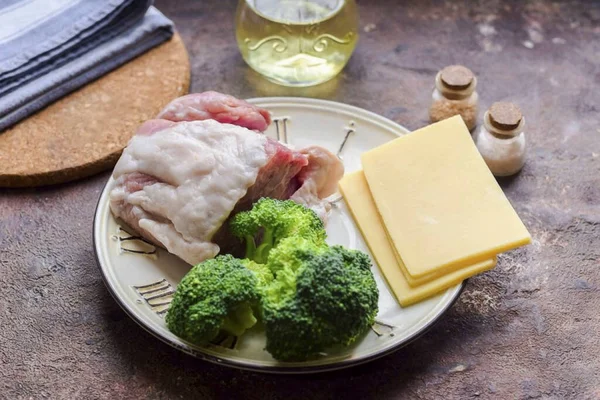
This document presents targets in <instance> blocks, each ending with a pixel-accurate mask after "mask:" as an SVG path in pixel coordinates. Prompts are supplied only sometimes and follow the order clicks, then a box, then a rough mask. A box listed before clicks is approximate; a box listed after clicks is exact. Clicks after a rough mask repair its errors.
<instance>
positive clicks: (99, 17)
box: [0, 0, 174, 132]
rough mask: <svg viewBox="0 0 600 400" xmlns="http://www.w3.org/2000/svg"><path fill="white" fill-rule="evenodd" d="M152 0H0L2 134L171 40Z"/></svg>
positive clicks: (168, 25)
mask: <svg viewBox="0 0 600 400" xmlns="http://www.w3.org/2000/svg"><path fill="white" fill-rule="evenodd" d="M151 3H152V0H0V132H1V131H2V130H4V129H6V128H7V127H9V126H10V125H13V124H14V123H16V122H18V121H19V120H21V119H23V118H25V117H27V116H28V115H30V114H32V113H34V112H36V111H38V110H39V109H41V108H43V107H44V106H46V105H48V104H49V103H51V102H53V101H55V100H57V99H58V98H60V97H62V96H64V95H66V94H68V93H70V92H72V91H73V90H75V89H77V88H79V87H81V86H83V85H85V84H86V83H88V82H90V81H92V80H94V79H96V78H98V77H100V76H101V75H103V74H106V73H107V72H109V71H111V70H113V69H115V68H116V67H118V66H120V65H122V64H124V63H126V62H127V61H129V60H131V59H132V58H134V57H136V56H138V55H140V54H141V53H143V52H145V51H147V50H149V49H150V48H152V47H154V46H157V45H158V44H160V43H162V42H164V41H166V40H168V39H169V38H170V37H171V36H172V35H173V30H174V28H173V23H172V22H171V21H170V20H169V19H167V18H166V17H165V16H164V15H163V14H161V13H160V12H159V11H158V10H157V9H156V8H154V7H151Z"/></svg>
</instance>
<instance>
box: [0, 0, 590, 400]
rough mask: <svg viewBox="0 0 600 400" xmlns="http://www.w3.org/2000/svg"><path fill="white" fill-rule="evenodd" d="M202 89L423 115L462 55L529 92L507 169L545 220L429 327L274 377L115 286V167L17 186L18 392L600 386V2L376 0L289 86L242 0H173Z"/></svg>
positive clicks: (365, 394)
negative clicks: (191, 345) (109, 199)
mask: <svg viewBox="0 0 600 400" xmlns="http://www.w3.org/2000/svg"><path fill="white" fill-rule="evenodd" d="M156 5H157V6H158V7H159V8H160V9H161V10H162V11H164V12H165V13H166V14H167V15H168V16H169V17H171V18H172V19H173V20H174V21H175V23H176V24H177V27H178V29H179V31H180V33H181V35H182V37H183V39H184V41H185V43H186V45H187V47H188V50H189V53H190V57H191V63H192V91H203V90H208V89H214V90H218V91H222V92H225V93H231V94H234V95H237V96H240V97H257V96H278V95H288V96H289V95H294V96H308V95H311V96H314V97H321V98H327V99H332V100H336V101H340V102H345V103H349V104H353V105H356V106H359V107H363V108H366V109H368V110H371V111H374V112H376V113H379V114H382V115H384V116H386V117H388V118H390V119H392V120H394V121H397V122H399V123H400V124H403V125H404V126H406V127H408V128H409V129H415V128H418V127H421V126H423V125H425V124H427V122H428V121H427V106H428V104H429V101H430V96H431V88H432V83H433V78H434V75H435V73H436V71H437V70H438V69H439V68H440V67H443V66H444V65H448V64H453V63H462V64H465V65H467V66H469V67H470V68H472V69H473V71H474V72H475V73H476V74H477V76H478V78H479V88H480V96H481V97H480V99H481V100H480V101H481V106H482V107H484V108H485V107H488V106H489V105H490V104H491V103H492V102H494V101H498V100H510V101H514V102H516V103H517V104H519V106H520V107H521V109H522V111H523V113H524V115H525V116H526V120H527V130H526V132H527V139H528V145H529V154H528V160H527V164H526V166H525V168H524V170H523V171H522V173H521V174H520V175H518V176H517V177H515V178H513V179H508V180H503V181H502V182H501V184H502V186H503V188H504V190H505V192H506V194H507V196H508V197H509V198H510V200H511V201H512V202H513V204H514V206H515V207H516V209H517V211H518V212H519V214H520V215H521V217H522V219H523V220H524V222H525V223H526V225H527V226H528V227H529V229H530V231H531V233H532V235H533V238H534V240H533V243H532V245H530V246H528V247H526V248H523V249H520V250H517V251H513V252H510V253H508V254H504V255H502V256H501V257H500V259H499V262H498V266H497V267H496V268H495V269H494V270H493V271H491V272H489V273H486V274H483V275H480V276H477V277H475V278H473V279H471V280H470V281H469V282H468V284H467V287H466V289H465V291H464V293H463V294H462V296H461V297H460V299H459V300H458V302H457V303H456V304H455V306H454V307H453V308H452V309H451V310H450V311H449V312H448V313H447V314H446V315H445V316H444V317H443V319H442V320H441V321H440V323H439V324H437V325H436V326H435V327H434V328H433V329H432V330H431V331H429V332H428V333H427V334H426V335H425V336H424V337H423V338H421V339H420V340H418V341H416V342H415V343H413V344H411V345H409V346H408V347H405V348H403V349H401V350H399V351H398V352H396V353H394V354H392V355H390V356H387V357H385V358H382V359H380V360H377V361H374V362H371V363H369V364H365V365H362V366H358V367H355V368H352V369H349V370H345V371H338V372H332V373H325V374H321V375H312V376H311V375H309V376H274V375H263V374H258V373H253V372H244V371H237V370H233V369H227V368H224V367H221V366H217V365H212V364H209V363H206V362H201V361H198V360H196V359H194V358H191V357H189V356H187V355H184V354H182V353H180V352H178V351H177V350H174V349H172V348H170V347H169V346H167V345H165V344H163V343H162V342H160V341H159V340H157V339H155V338H153V337H152V336H150V335H149V334H147V333H146V332H145V331H144V330H142V329H141V328H140V327H138V326H137V325H136V323H135V322H133V321H132V320H131V319H129V318H128V317H127V316H126V315H125V313H124V312H123V311H121V309H120V308H119V306H118V305H117V303H116V302H115V301H114V300H113V299H112V298H111V296H110V294H109V293H108V291H107V290H106V288H105V287H104V284H103V282H102V279H101V277H100V272H99V270H98V267H97V265H96V261H95V258H94V253H93V249H92V237H91V236H92V235H91V232H92V218H93V213H94V209H95V206H96V201H97V199H98V196H99V194H100V191H101V190H102V187H103V185H104V183H105V182H106V180H107V178H108V173H104V174H101V175H98V176H95V177H92V178H90V179H85V180H82V181H78V182H74V183H70V184H66V185H61V186H57V187H50V188H44V189H28V190H11V191H7V190H3V191H2V192H1V195H0V285H1V290H0V398H6V399H18V398H23V399H29V398H34V399H38V398H72V399H84V398H94V399H95V398H98V399H141V398H150V399H154V398H156V399H158V398H161V399H162V398H197V399H201V398H224V399H229V398H231V399H242V398H250V399H275V398H282V399H303V398H314V399H321V398H323V399H325V398H336V399H337V398H339V399H344V398H361V399H366V398H377V399H388V398H389V399H391V398H397V399H415V398H423V399H430V398H431V399H433V398H453V399H465V398H471V397H477V398H481V399H513V398H514V399H516V398H520V399H529V398H544V399H567V398H569V399H598V398H600V372H599V371H600V334H599V332H600V2H598V1H579V2H577V1H562V2H550V1H483V0H482V1H477V2H475V1H467V0H462V1H447V2H442V1H416V0H413V1H396V0H387V1H386V0H372V1H371V0H369V1H367V0H359V6H360V13H361V28H360V34H361V37H360V42H359V45H358V47H357V50H356V52H355V54H354V56H353V57H352V59H351V61H350V63H349V64H348V66H347V67H346V69H345V70H344V71H343V73H342V74H341V75H340V76H339V77H338V78H337V79H336V80H334V81H332V82H330V83H328V84H325V85H322V87H319V88H316V89H312V90H289V89H286V88H283V87H278V86H276V85H273V84H270V83H267V82H265V81H264V80H262V79H261V78H260V77H258V76H257V75H256V74H255V73H253V72H251V71H250V70H249V68H248V67H246V66H245V64H244V62H243V60H242V58H241V56H240V54H239V53H238V50H237V47H236V43H235V39H234V36H233V15H234V11H235V6H236V3H235V1H233V0H219V1H215V0H205V1H192V0H189V1H182V0H179V1H176V0H170V1H167V0H162V1H161V0H157V1H156Z"/></svg>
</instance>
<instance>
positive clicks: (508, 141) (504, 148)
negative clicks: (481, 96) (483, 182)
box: [473, 102, 525, 176]
mask: <svg viewBox="0 0 600 400" xmlns="http://www.w3.org/2000/svg"><path fill="white" fill-rule="evenodd" d="M524 126H525V118H523V115H522V114H521V110H519V107H517V106H516V105H515V104H513V103H508V102H498V103H494V104H492V106H491V107H490V109H489V110H488V111H487V112H486V113H485V115H484V117H483V125H482V126H481V128H480V129H479V130H478V131H477V132H476V133H475V135H474V138H473V139H474V141H475V144H476V145H477V148H478V149H479V152H480V153H481V155H482V157H483V159H484V160H485V162H486V164H487V165H488V167H489V169H490V171H492V173H493V174H494V175H495V176H509V175H513V174H516V173H517V172H519V170H521V168H523V164H525V132H523V129H524Z"/></svg>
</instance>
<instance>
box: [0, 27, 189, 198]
mask: <svg viewBox="0 0 600 400" xmlns="http://www.w3.org/2000/svg"><path fill="white" fill-rule="evenodd" d="M189 84H190V64H189V60H188V55H187V52H186V50H185V46H184V45H183V41H182V40H181V37H180V36H179V35H177V34H175V35H174V36H173V38H172V39H171V40H169V41H168V42H166V43H163V44H162V45H160V46H158V47H156V48H154V49H152V50H150V51H149V52H147V53H145V54H143V55H141V56H139V57H137V58H136V59H134V60H132V61H130V62H129V63H127V64H125V65H123V66H122V67H120V68H118V69H116V70H114V71H112V72H111V73H109V74H107V75H105V76H103V77H102V78H100V79H98V80H96V81H94V82H91V83H90V84H88V85H86V86H84V87H82V88H81V89H79V90H77V91H76V92H73V93H71V94H69V95H68V96H66V97H63V98H62V99H60V100H58V101H57V102H55V103H53V104H51V105H50V106H48V107H46V108H44V109H43V110H41V111H39V112H38V113H36V114H34V115H32V116H31V117H29V118H27V119H25V120H23V121H21V122H20V123H18V124H17V125H15V126H13V127H11V128H9V129H7V130H6V131H4V132H2V133H0V187H26V186H41V185H49V184H55V183H62V182H67V181H71V180H74V179H79V178H83V177H86V176H90V175H92V174H95V173H98V172H101V171H104V170H106V169H109V168H112V167H113V166H114V164H115V163H116V161H117V160H118V158H119V156H120V154H121V151H122V150H123V148H124V147H125V146H126V145H127V142H128V141H129V139H130V138H131V136H132V135H133V133H134V132H135V129H136V128H137V126H138V125H140V124H141V123H142V122H143V121H145V120H147V119H151V118H153V117H154V116H155V115H156V114H158V112H159V111H160V110H161V109H162V108H163V107H164V106H165V105H166V104H167V103H168V102H169V101H171V100H172V99H174V98H176V97H179V96H182V95H184V94H186V93H187V92H188V90H189Z"/></svg>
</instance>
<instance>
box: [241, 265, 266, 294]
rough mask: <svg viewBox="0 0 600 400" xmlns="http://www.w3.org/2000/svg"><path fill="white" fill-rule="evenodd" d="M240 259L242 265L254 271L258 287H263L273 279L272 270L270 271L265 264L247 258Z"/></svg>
mask: <svg viewBox="0 0 600 400" xmlns="http://www.w3.org/2000/svg"><path fill="white" fill-rule="evenodd" d="M240 261H241V262H242V265H244V266H245V267H246V268H248V269H249V270H250V271H252V272H254V275H255V276H256V279H257V280H258V281H257V286H258V288H262V287H265V286H267V285H268V284H269V283H271V282H272V281H273V272H271V270H270V269H269V267H267V265H266V264H258V263H256V262H254V261H252V260H248V259H243V260H240Z"/></svg>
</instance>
